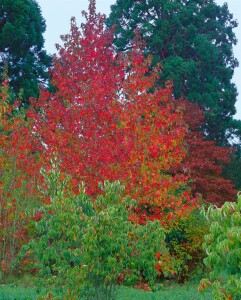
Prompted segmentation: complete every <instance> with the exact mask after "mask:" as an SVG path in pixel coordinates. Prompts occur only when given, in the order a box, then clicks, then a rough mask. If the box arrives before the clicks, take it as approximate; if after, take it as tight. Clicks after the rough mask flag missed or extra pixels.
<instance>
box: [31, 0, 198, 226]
mask: <svg viewBox="0 0 241 300" xmlns="http://www.w3.org/2000/svg"><path fill="white" fill-rule="evenodd" d="M83 15H84V17H85V18H86V23H85V24H82V25H81V28H78V27H77V26H76V22H75V20H74V19H72V20H71V32H70V34H69V35H66V36H64V37H63V41H64V45H63V46H62V47H60V46H59V47H58V50H59V56H58V57H57V56H56V57H55V58H54V65H53V69H52V78H53V80H52V84H53V85H54V86H55V87H56V92H55V93H54V94H51V93H50V92H48V91H45V90H42V92H41V94H40V97H39V99H38V101H33V102H32V105H31V108H30V110H29V111H28V117H29V118H30V119H31V120H33V122H32V123H31V124H32V132H33V134H34V136H35V138H36V139H37V140H38V145H41V149H39V152H40V153H42V155H43V157H45V158H48V159H49V158H50V157H52V156H53V155H56V154H57V155H58V157H59V159H60V161H61V167H62V171H64V172H66V173H68V174H70V175H71V176H72V181H73V185H77V184H78V183H79V182H80V181H84V182H85V183H86V188H87V191H88V193H90V194H92V195H95V194H96V193H97V192H99V190H98V182H100V181H104V180H107V179H108V180H111V181H113V180H120V181H121V182H122V183H123V184H124V185H125V186H126V193H127V194H130V195H131V196H132V197H134V198H135V199H137V200H138V201H139V203H140V204H142V203H143V205H144V206H146V205H149V206H151V207H156V210H155V212H154V213H153V214H152V215H155V218H156V217H157V218H163V220H164V219H173V218H175V216H176V215H179V216H181V215H182V214H183V213H184V212H185V211H188V210H191V209H193V207H194V206H195V205H196V199H194V198H193V197H192V196H191V195H190V193H189V191H188V189H187V187H186V177H185V176H183V175H182V174H178V175H176V176H171V175H170V174H169V173H168V171H169V170H170V169H171V167H173V166H175V165H176V164H178V163H180V161H181V160H182V158H183V156H184V155H185V150H184V147H183V137H184V134H185V130H186V127H185V124H184V122H183V119H182V114H181V113H180V112H179V110H178V109H176V108H175V104H174V101H173V98H172V95H171V90H170V89H168V88H166V89H161V88H156V89H155V90H153V87H154V85H155V82H156V79H157V78H158V72H159V69H158V68H156V69H154V70H151V68H150V66H151V58H150V57H149V58H147V59H145V58H144V54H143V53H142V50H141V47H140V45H138V43H133V50H132V51H131V52H129V53H119V54H116V52H115V49H114V46H113V44H112V41H113V32H112V31H111V30H106V29H105V28H104V20H105V18H104V16H102V15H101V14H96V12H95V1H90V6H89V14H88V13H86V12H84V13H83ZM139 216H140V214H139ZM143 219H145V216H143Z"/></svg>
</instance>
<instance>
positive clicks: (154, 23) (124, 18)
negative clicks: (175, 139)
mask: <svg viewBox="0 0 241 300" xmlns="http://www.w3.org/2000/svg"><path fill="white" fill-rule="evenodd" d="M106 24H107V26H108V27H111V26H112V25H114V24H115V26H116V27H115V41H114V43H115V45H116V46H117V49H118V50H119V51H122V50H127V49H128V48H129V47H131V45H130V41H131V40H132V39H133V37H134V35H135V31H136V30H140V34H141V36H142V38H143V39H144V40H145V42H146V52H147V54H148V53H150V54H152V55H153V58H154V63H157V62H161V64H162V69H163V72H162V74H160V75H161V82H160V84H163V85H164V82H165V81H166V80H170V79H172V80H173V86H174V95H175V97H176V98H179V97H181V96H185V98H187V99H188V100H189V101H191V102H194V103H198V104H200V105H201V106H202V107H203V108H204V110H205V115H206V124H205V128H204V132H205V134H206V136H207V138H208V139H212V140H215V141H216V142H217V143H218V144H220V145H225V144H228V143H229V138H230V136H234V135H235V134H236V135H239V136H240V134H241V122H239V121H236V120H234V119H233V116H234V114H235V112H236V110H235V102H236V100H237V89H236V86H235V84H233V83H232V76H233V72H234V68H235V67H237V66H238V61H237V60H236V59H235V58H234V56H233V45H235V44H236V42H237V40H236V37H235V34H234V32H233V29H234V28H235V27H237V22H236V21H235V20H233V17H232V14H230V13H229V11H228V7H227V5H226V4H224V5H223V6H219V5H217V4H216V3H215V2H214V1H213V0H117V2H116V4H115V5H112V6H111V14H110V16H109V18H108V19H107V21H106Z"/></svg>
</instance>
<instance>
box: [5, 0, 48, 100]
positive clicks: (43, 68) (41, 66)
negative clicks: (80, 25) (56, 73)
mask: <svg viewBox="0 0 241 300" xmlns="http://www.w3.org/2000/svg"><path fill="white" fill-rule="evenodd" d="M45 29H46V26H45V21H44V19H43V17H42V15H41V10H40V7H39V5H38V3H37V2H36V1H35V0H0V72H2V73H3V69H4V68H6V67H7V68H8V76H9V79H10V83H9V84H10V87H11V88H12V89H13V91H14V93H15V95H17V94H19V92H20V91H21V90H22V96H21V97H22V99H23V104H25V105H26V104H28V102H29V100H28V99H29V97H30V96H32V97H37V96H38V94H39V88H38V84H39V83H46V80H47V78H48V72H47V68H48V67H49V66H50V64H51V58H50V56H48V55H47V54H46V51H45V50H43V47H44V38H43V33H44V32H45Z"/></svg>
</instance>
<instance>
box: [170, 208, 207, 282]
mask: <svg viewBox="0 0 241 300" xmlns="http://www.w3.org/2000/svg"><path fill="white" fill-rule="evenodd" d="M207 232H208V222H207V220H206V219H205V218H204V217H203V216H202V215H201V213H200V210H195V211H193V212H192V213H191V214H190V215H189V216H187V217H186V218H183V219H182V220H181V221H180V222H179V223H178V224H177V225H176V226H173V227H171V228H169V229H168V230H167V232H166V243H167V247H168V248H169V250H170V253H171V255H172V257H173V261H174V266H175V272H176V274H175V276H174V277H173V279H175V280H177V281H178V282H181V283H183V282H184V281H186V280H188V279H189V278H190V276H191V275H192V274H193V272H195V271H197V269H198V267H201V268H202V266H203V259H204V256H205V252H204V251H203V249H202V243H203V241H204V236H205V234H206V233H207Z"/></svg>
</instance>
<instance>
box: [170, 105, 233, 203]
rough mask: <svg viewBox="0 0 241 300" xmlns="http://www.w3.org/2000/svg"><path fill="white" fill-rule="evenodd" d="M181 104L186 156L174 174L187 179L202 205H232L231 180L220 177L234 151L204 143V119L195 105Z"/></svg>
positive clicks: (212, 143) (210, 142)
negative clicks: (185, 125)
mask: <svg viewBox="0 0 241 300" xmlns="http://www.w3.org/2000/svg"><path fill="white" fill-rule="evenodd" d="M180 104H181V105H182V107H183V112H184V119H185V121H186V123H187V125H188V130H187V132H186V136H185V143H186V147H187V155H186V157H185V158H184V160H183V161H182V162H181V164H180V165H179V166H178V167H177V168H175V170H174V174H177V173H182V174H185V175H188V177H189V178H190V179H191V183H190V186H191V188H192V192H193V194H196V193H199V194H202V197H203V199H204V200H205V202H208V203H212V204H215V205H218V206H221V205H223V203H224V202H225V201H234V200H235V196H236V194H237V191H236V190H235V188H234V185H233V183H232V182H231V180H228V179H225V178H224V177H223V176H222V170H223V166H224V165H225V164H228V163H229V162H230V154H231V152H232V151H233V149H232V148H228V147H221V146H217V145H216V144H215V142H214V141H210V140H206V139H205V137H204V134H203V131H202V130H201V128H202V125H203V124H204V122H205V117H204V113H203V111H202V110H201V109H200V108H199V106H198V105H197V104H193V103H190V102H189V101H187V100H184V99H182V100H179V102H178V105H180Z"/></svg>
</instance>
